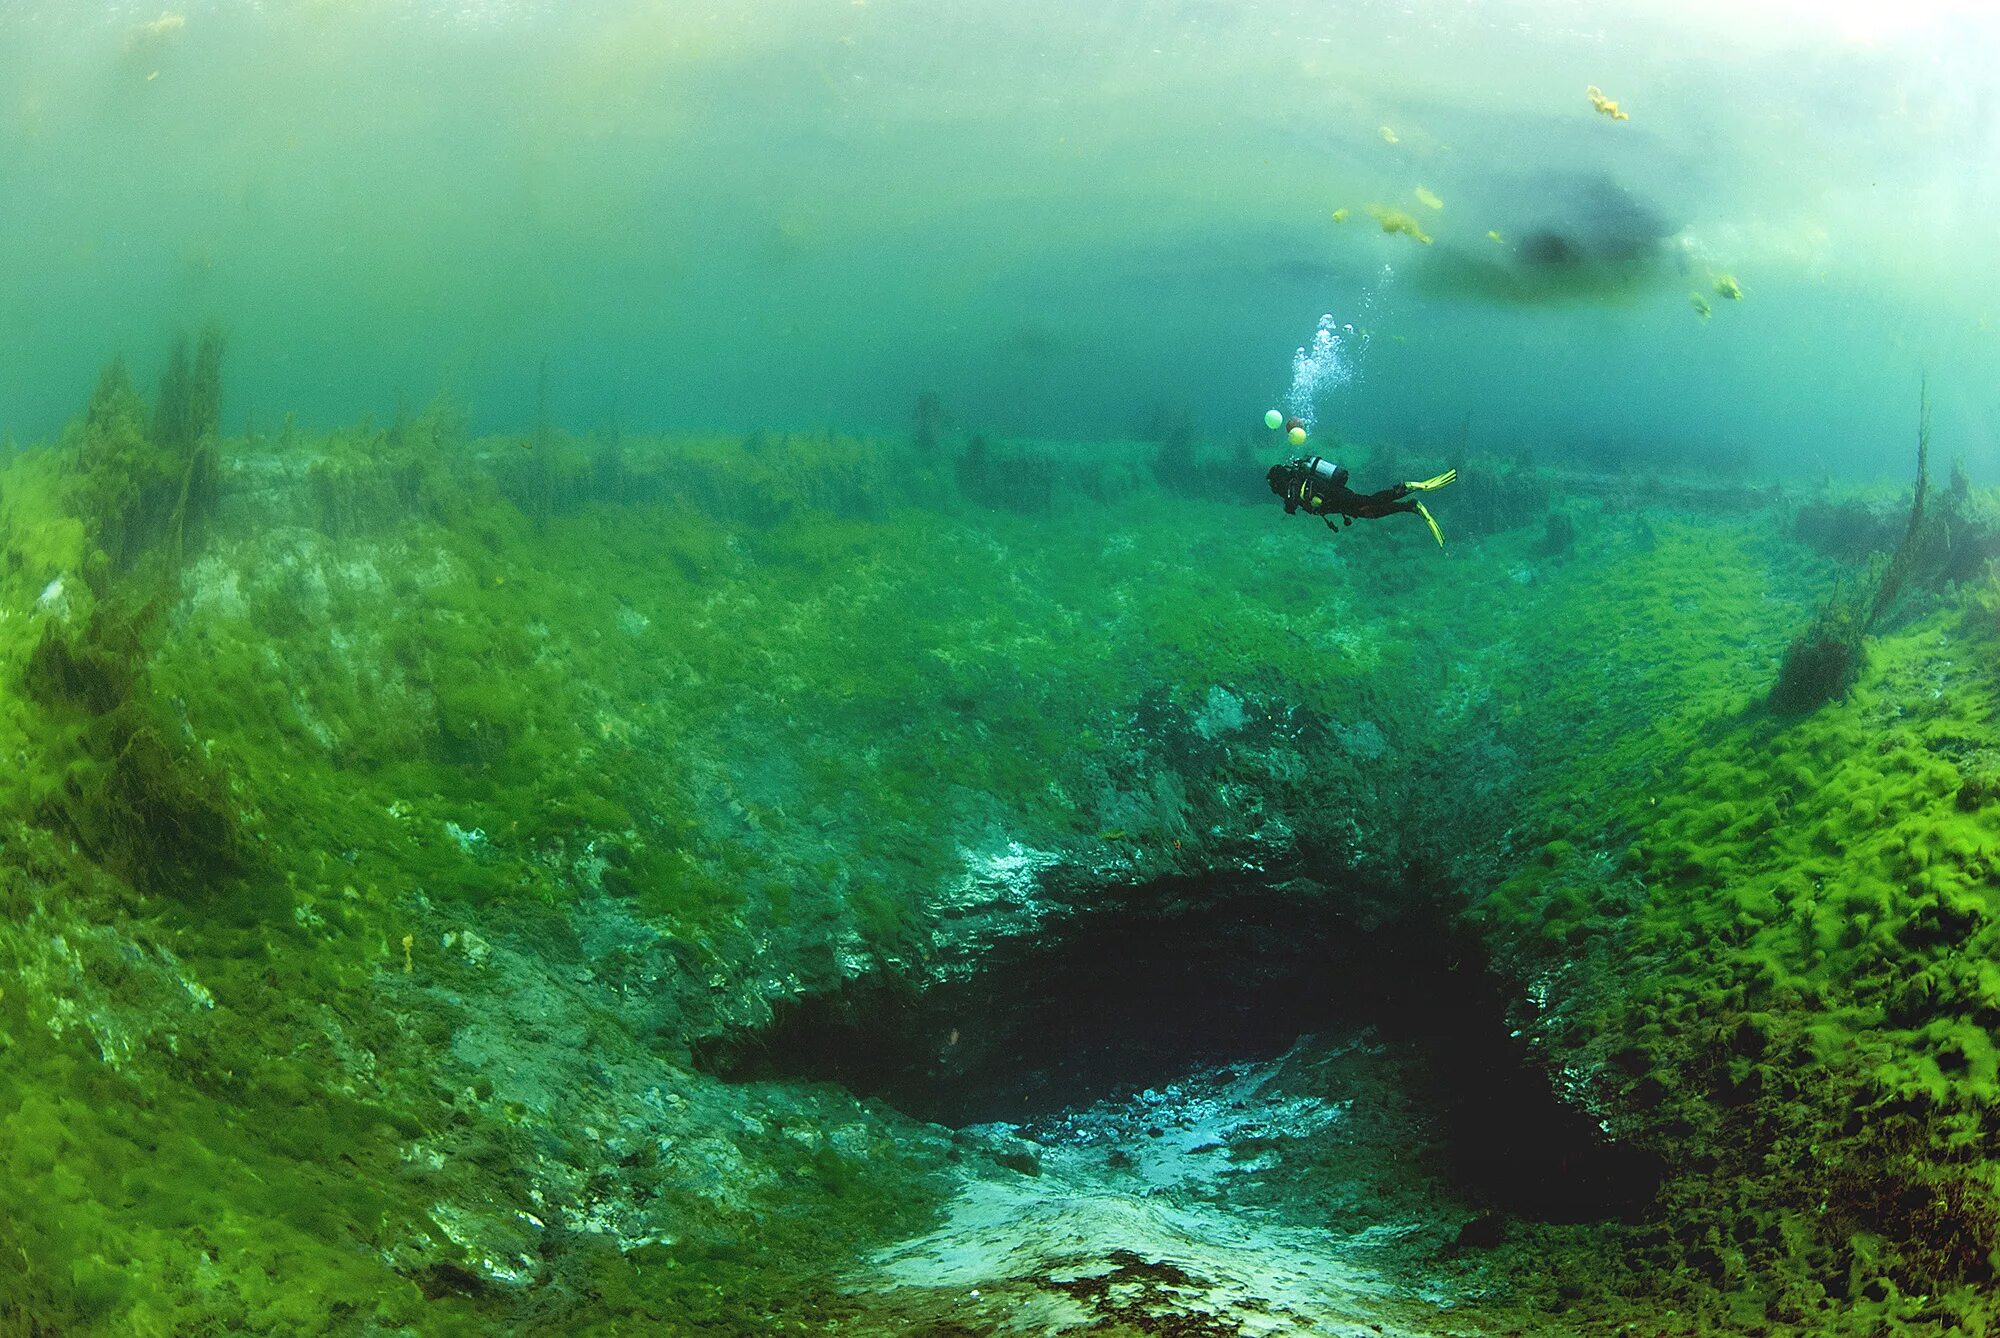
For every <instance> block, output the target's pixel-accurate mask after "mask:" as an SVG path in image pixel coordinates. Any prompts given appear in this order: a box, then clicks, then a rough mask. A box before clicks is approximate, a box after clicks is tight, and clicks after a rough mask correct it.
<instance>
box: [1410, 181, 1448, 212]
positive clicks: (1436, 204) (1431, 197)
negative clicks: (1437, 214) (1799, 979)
mask: <svg viewBox="0 0 2000 1338" xmlns="http://www.w3.org/2000/svg"><path fill="white" fill-rule="evenodd" d="M1416 196H1417V203H1419V204H1423V205H1428V206H1429V207H1430V208H1432V209H1442V208H1444V201H1443V200H1440V199H1439V198H1438V197H1437V193H1436V192H1435V191H1433V190H1431V189H1430V188H1429V187H1428V186H1419V187H1417V190H1416Z"/></svg>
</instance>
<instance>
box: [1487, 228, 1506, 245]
mask: <svg viewBox="0 0 2000 1338" xmlns="http://www.w3.org/2000/svg"><path fill="white" fill-rule="evenodd" d="M1486 240H1487V241H1489V242H1495V243H1498V242H1501V241H1504V240H1505V238H1503V237H1501V235H1500V234H1499V233H1497V232H1495V231H1494V230H1493V229H1492V228H1488V229H1487V230H1486Z"/></svg>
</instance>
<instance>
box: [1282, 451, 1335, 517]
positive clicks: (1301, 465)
mask: <svg viewBox="0 0 2000 1338" xmlns="http://www.w3.org/2000/svg"><path fill="white" fill-rule="evenodd" d="M1292 466H1293V468H1295V469H1297V470H1298V471H1299V479H1300V481H1301V482H1302V483H1303V484H1304V485H1305V486H1304V488H1302V489H1301V491H1300V497H1299V500H1300V501H1305V500H1307V499H1308V498H1310V500H1311V502H1312V504H1313V505H1314V506H1315V507H1317V506H1319V505H1320V504H1321V503H1323V502H1324V501H1325V500H1326V494H1327V493H1330V492H1332V491H1333V490H1334V489H1335V488H1338V487H1340V486H1341V485H1343V484H1345V483H1346V482H1347V470H1346V468H1345V467H1344V466H1341V465H1337V464H1335V463H1334V462H1333V461H1331V460H1328V459H1324V458H1322V457H1321V456H1317V455H1301V456H1295V457H1294V458H1293V460H1292Z"/></svg>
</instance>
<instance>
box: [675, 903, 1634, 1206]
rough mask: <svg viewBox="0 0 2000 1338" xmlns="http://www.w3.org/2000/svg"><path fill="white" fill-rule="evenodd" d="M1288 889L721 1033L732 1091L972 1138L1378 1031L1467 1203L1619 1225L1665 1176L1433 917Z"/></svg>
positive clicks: (822, 999)
mask: <svg viewBox="0 0 2000 1338" xmlns="http://www.w3.org/2000/svg"><path fill="white" fill-rule="evenodd" d="M1385 904H1388V905H1394V904H1395V902H1394V900H1393V898H1387V897H1385V896H1383V895H1382V894H1380V893H1379V892H1374V891H1371V892H1370V893H1369V894H1368V895H1363V896H1356V897H1353V898H1351V899H1350V898H1344V897H1341V896H1340V895H1339V894H1337V893H1335V894H1329V895H1328V896H1323V897H1301V896H1299V895H1296V894H1295V892H1293V891H1292V890H1291V889H1290V888H1288V887H1287V886H1284V885H1278V886H1272V885H1265V884H1260V883H1256V882H1254V881H1246V880H1243V879H1240V878H1235V877H1214V878H1200V877H1196V878H1174V879H1163V880H1159V881H1157V882H1154V883H1150V884H1147V885H1145V886H1143V887H1139V888H1134V889H1130V890H1129V891H1128V892H1126V893H1125V894H1124V895H1122V896H1120V897H1118V898H1117V899H1115V901H1109V900H1108V901H1107V902H1106V904H1105V905H1104V907H1103V908H1102V909H1097V910H1093V911H1091V912H1090V913H1087V914H1082V915H1078V916H1075V917H1074V918H1072V919H1070V920H1068V921H1066V922H1064V923H1062V924H1061V926H1060V927H1059V928H1050V927H1047V926H1045V928H1044V932H1043V933H1041V934H1040V935H1037V936H1034V937H1032V938H1022V939H1017V940H1010V941H1008V942H1007V943H1005V944H1001V945H996V946H994V947H993V948H991V949H990V950H989V951H988V953H987V955H986V956H985V957H984V958H983V959H982V960H981V964H980V968H979V969H978V970H977V971H975V972H972V973H969V974H966V975H963V976H960V977H955V978H952V979H949V980H945V981H942V982H937V983H930V984H928V985H927V986H926V987H924V988H913V987H911V986H910V985H909V984H908V983H907V982H906V981H897V980H879V979H878V980H876V981H874V982H871V983H869V984H866V985H862V986H859V987H854V988H850V989H849V990H847V991H846V992H843V993H841V994H839V995H835V996H817V997H808V998H805V999H802V1000H800V1001H797V1002H795V1003H791V1004H788V1005H786V1006H784V1007H783V1008H781V1010H780V1011H779V1013H778V1014H777V1016H776V1017H775V1018H774V1019H773V1021H772V1022H771V1023H770V1024H769V1025H767V1026H765V1027H762V1028H759V1029H756V1030H754V1031H737V1032H732V1033H730V1034H727V1035H723V1036H718V1037H715V1038H712V1039H711V1040H710V1041H709V1042H707V1043H706V1044H705V1045H703V1046H701V1047H700V1048H698V1050H697V1053H696V1060H697V1063H698V1064H700V1066H701V1067H703V1068H705V1069H706V1070H708V1071H710V1072H713V1073H715V1074H718V1075H719V1076H722V1077H724V1078H727V1079H731V1080H736V1081H751V1080H774V1079H775V1080H785V1079H809V1080H817V1081H830V1082H834V1083H838V1084H840V1085H842V1086H844V1087H847V1088H848V1089H849V1090H851V1091H854V1092H856V1093H857V1094H859V1095H862V1096H866V1097H871V1098H875V1099H879V1100H882V1101H884V1102H886V1103H887V1104H890V1105H892V1106H895V1107H896V1108H897V1109H899V1110H901V1111H903V1112H904V1113H906V1114H909V1115H912V1116H915V1117H917V1118H919V1119H923V1120H927V1121H931V1122H934V1123H938V1124H944V1125H950V1126H955V1127H964V1126H969V1125H978V1124H987V1123H994V1122H1005V1123H1009V1124H1015V1125H1019V1124H1024V1123H1029V1122H1035V1121H1042V1120H1046V1119H1048V1118H1049V1117H1050V1116H1052V1115H1055V1114H1057V1113H1059V1112H1062V1111H1064V1110H1073V1109H1080V1108H1083V1107H1087V1106H1090V1105H1092V1104H1093V1103H1096V1102H1099V1101H1102V1100H1105V1099H1107V1098H1116V1097H1118V1096H1121V1095H1125V1094H1130V1093H1136V1092H1138V1091H1140V1090H1141V1089H1144V1088H1150V1087H1155V1086H1164V1085H1166V1084H1169V1083H1171V1082H1173V1081H1174V1080H1175V1079H1176V1078H1177V1077H1179V1076H1180V1075H1182V1074H1185V1073H1188V1072H1190V1071H1191V1070H1195V1069H1198V1068H1201V1067H1204V1066H1210V1065H1230V1064H1241V1063H1245V1062H1261V1061H1265V1060H1270V1059H1274V1058H1276V1057H1277V1056H1279V1055H1282V1054H1284V1053H1285V1052H1286V1051H1288V1050H1290V1049H1291V1048H1292V1047H1293V1046H1294V1045H1295V1044H1296V1043H1297V1042H1298V1041H1299V1040H1300V1038H1301V1037H1303V1036H1307V1035H1311V1034H1316V1033H1325V1034H1329V1035H1350V1036H1353V1035H1364V1034H1368V1035H1376V1036H1379V1037H1381V1038H1382V1039H1383V1040H1384V1041H1385V1042H1387V1043H1389V1044H1392V1045H1395V1046H1398V1047H1401V1048H1403V1049H1404V1050H1405V1051H1406V1052H1408V1053H1409V1054H1410V1055H1411V1056H1412V1057H1413V1059H1414V1061H1415V1062H1414V1063H1413V1064H1412V1065H1411V1069H1412V1071H1413V1072H1415V1073H1417V1074H1418V1075H1420V1076H1419V1077H1418V1078H1417V1079H1415V1082H1416V1084H1417V1086H1418V1087H1419V1089H1420V1090H1418V1091H1416V1092H1414V1093H1413V1094H1412V1095H1413V1097H1414V1099H1415V1100H1417V1101H1419V1102H1421V1103H1424V1104H1425V1105H1427V1107H1428V1108H1429V1109H1431V1110H1433V1111H1435V1112H1436V1114H1437V1116H1438V1118H1439V1120H1440V1122H1441V1126H1442V1128H1443V1129H1444V1131H1445V1142H1446V1146H1447V1154H1446V1156H1447V1160H1448V1162H1449V1166H1448V1168H1447V1169H1448V1172H1449V1174H1450V1176H1451V1178H1452V1179H1453V1181H1455V1182H1456V1183H1457V1184H1459V1185H1460V1186H1461V1187H1462V1188H1463V1189H1464V1190H1465V1191H1466V1192H1467V1194H1468V1197H1469V1198H1472V1199H1474V1200H1476V1201H1480V1202H1484V1203H1487V1204H1489V1205H1491V1206H1492V1207H1493V1208H1494V1209H1497V1210H1499V1211H1502V1212H1506V1213H1510V1214H1514V1215H1518V1216H1523V1217H1530V1218H1535V1219H1538V1220H1543V1221H1556V1222H1582V1221H1594V1220H1602V1219H1607V1218H1614V1217H1618V1218H1630V1217H1632V1216H1634V1215H1635V1214H1636V1213H1637V1212H1638V1211H1639V1210H1641V1209H1642V1208H1643V1207H1644V1206H1645V1204H1646V1203H1648V1202H1649V1201H1650V1200H1651V1199H1652V1197H1653V1195H1654V1192H1655V1191H1656V1190H1657V1188H1658V1185H1659V1182H1660V1168H1659V1167H1658V1166H1657V1164H1655V1162H1654V1161H1653V1159H1652V1158H1651V1157H1650V1156H1648V1155H1646V1154H1644V1153H1642V1152H1639V1151H1636V1150H1634V1149H1631V1148H1627V1147H1623V1146H1620V1145H1617V1144H1614V1143H1611V1142H1609V1141H1607V1140H1606V1139H1605V1138H1604V1137H1603V1135H1602V1134H1601V1133H1600V1132H1599V1130H1598V1128H1597V1126H1596V1124H1595V1123H1594V1121H1593V1120H1592V1119H1591V1117H1590V1116H1588V1115H1587V1114H1586V1113H1585V1112H1583V1111H1580V1110H1577V1109H1575V1108H1574V1107H1571V1106H1568V1105H1565V1104H1564V1103H1563V1102H1561V1101H1560V1100H1559V1099H1558V1098H1557V1097H1556V1096H1555V1094H1554V1093H1553V1092H1552V1091H1551V1089H1550V1086H1549V1083H1548V1080H1547V1078H1546V1076H1545V1075H1544V1074H1543V1073H1542V1072H1541V1071H1540V1070H1539V1069H1537V1068H1536V1067H1535V1065H1534V1064H1533V1062H1532V1060H1531V1056H1530V1055H1529V1053H1528V1051H1527V1049H1526V1046H1525V1044H1524V1043H1523V1042H1522V1041H1521V1040H1520V1039H1519V1037H1518V1036H1517V1035H1516V1034H1515V1033H1514V1032H1513V1030H1512V1029H1511V1028H1510V1026H1509V1024H1508V1020H1507V1007H1506V998H1505V995H1504V994H1503V992H1502V990H1501V989H1500V987H1499V985H1498V983H1497V981H1496V980H1495V979H1494V977H1493V976H1492V974H1491V973H1490V972H1489V971H1488V970H1487V969H1486V963H1485V960H1484V957H1483V954H1482V952H1481V950H1480V949H1479V947H1478V945H1477V944H1476V943H1475V942H1474V941H1472V940H1471V939H1469V938H1467V937H1466V936H1465V935H1463V934H1461V933H1459V932H1457V931H1455V930H1454V929H1452V928H1451V927H1450V925H1449V924H1448V922H1447V919H1446V917H1445V915H1444V914H1443V912H1442V911H1441V910H1440V909H1439V907H1438V905H1437V903H1436V902H1435V901H1432V900H1428V899H1425V900H1420V901H1414V902H1411V903H1409V904H1408V905H1407V908H1406V909H1403V910H1400V911H1392V912H1391V913H1389V914H1387V915H1386V916H1385V915H1384V914H1383V913H1382V908H1383V906H1384V905H1385Z"/></svg>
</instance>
